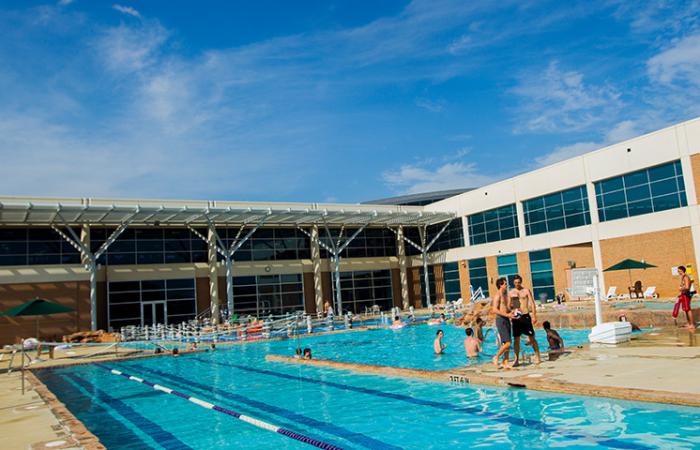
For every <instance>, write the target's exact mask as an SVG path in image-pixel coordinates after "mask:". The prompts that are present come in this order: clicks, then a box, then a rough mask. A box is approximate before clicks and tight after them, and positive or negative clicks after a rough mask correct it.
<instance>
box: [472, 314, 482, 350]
mask: <svg viewBox="0 0 700 450" xmlns="http://www.w3.org/2000/svg"><path fill="white" fill-rule="evenodd" d="M474 333H475V334H476V339H477V340H478V341H479V343H480V344H483V343H484V319H482V318H481V317H477V318H476V327H475V328H474Z"/></svg>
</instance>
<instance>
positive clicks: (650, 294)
mask: <svg viewBox="0 0 700 450" xmlns="http://www.w3.org/2000/svg"><path fill="white" fill-rule="evenodd" d="M644 298H659V294H657V293H656V286H648V287H647V289H646V291H644Z"/></svg>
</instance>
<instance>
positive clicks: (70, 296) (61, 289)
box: [0, 281, 107, 344]
mask: <svg viewBox="0 0 700 450" xmlns="http://www.w3.org/2000/svg"><path fill="white" fill-rule="evenodd" d="M104 288H105V286H104V283H100V285H99V286H98V313H99V312H100V310H101V311H102V314H101V317H100V318H101V319H102V318H103V320H100V322H99V323H98V325H99V326H100V328H102V329H104V326H105V322H106V317H107V314H106V311H105V307H104V305H105V289H104ZM35 297H40V298H43V299H46V300H50V301H52V302H55V303H59V304H61V305H65V306H68V307H70V308H74V309H75V312H70V313H64V314H56V315H52V316H33V317H16V318H15V317H12V318H5V317H3V318H0V321H1V322H2V326H0V344H11V343H14V342H15V341H16V340H17V339H18V338H20V337H24V338H26V337H36V323H37V322H36V321H37V319H38V320H39V336H40V338H41V339H43V340H53V339H58V340H60V339H61V337H62V336H64V335H66V334H70V333H75V332H76V331H79V330H89V329H90V285H89V283H88V282H87V281H64V282H52V283H31V284H29V283H27V284H2V285H0V311H5V310H8V309H10V308H14V307H15V306H18V305H21V304H22V303H24V302H26V301H28V300H31V299H33V298H35Z"/></svg>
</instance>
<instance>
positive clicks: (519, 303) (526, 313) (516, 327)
mask: <svg viewBox="0 0 700 450" xmlns="http://www.w3.org/2000/svg"><path fill="white" fill-rule="evenodd" d="M508 297H509V300H510V310H511V311H513V313H514V317H513V348H514V350H515V362H514V363H513V366H517V365H518V364H519V359H520V336H522V335H523V334H524V335H525V336H527V337H528V339H529V341H530V345H531V346H532V349H533V350H534V351H535V364H539V363H540V362H541V361H542V359H541V358H540V347H539V346H538V345H537V340H536V339H535V329H534V327H533V325H536V324H537V311H536V309H535V300H533V298H532V292H530V289H528V288H526V287H524V286H523V278H522V277H521V276H520V275H515V276H514V277H513V289H511V290H510V293H509V294H508ZM531 314H532V315H531Z"/></svg>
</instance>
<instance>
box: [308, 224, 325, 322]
mask: <svg viewBox="0 0 700 450" xmlns="http://www.w3.org/2000/svg"><path fill="white" fill-rule="evenodd" d="M310 241H311V243H310V245H311V266H312V268H313V271H314V303H316V312H319V311H323V285H322V284H321V246H320V244H319V243H318V242H319V236H318V225H314V226H313V227H312V228H311V239H310Z"/></svg>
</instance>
